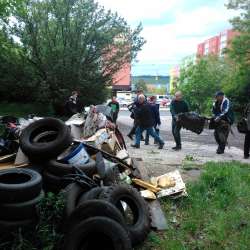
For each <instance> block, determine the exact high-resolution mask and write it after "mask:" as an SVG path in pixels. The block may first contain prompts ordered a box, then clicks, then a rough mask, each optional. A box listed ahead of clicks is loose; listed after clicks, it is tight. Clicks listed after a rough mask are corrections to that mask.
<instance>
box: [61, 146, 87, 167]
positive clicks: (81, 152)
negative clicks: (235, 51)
mask: <svg viewBox="0 0 250 250" xmlns="http://www.w3.org/2000/svg"><path fill="white" fill-rule="evenodd" d="M62 161H64V162H67V163H68V164H71V165H73V166H75V167H81V166H83V165H85V164H86V163H87V162H88V161H89V155H88V153H87V152H86V150H85V148H84V146H83V144H82V143H80V144H79V145H78V146H77V147H75V148H74V149H73V150H72V151H71V152H70V153H69V154H68V155H67V156H66V157H64V158H63V159H62Z"/></svg>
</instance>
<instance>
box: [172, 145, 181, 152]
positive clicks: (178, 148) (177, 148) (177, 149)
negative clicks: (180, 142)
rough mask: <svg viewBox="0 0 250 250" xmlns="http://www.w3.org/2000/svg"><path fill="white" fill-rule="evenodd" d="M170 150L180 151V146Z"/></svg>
mask: <svg viewBox="0 0 250 250" xmlns="http://www.w3.org/2000/svg"><path fill="white" fill-rule="evenodd" d="M172 149H173V150H175V151H179V150H181V146H175V147H173V148H172Z"/></svg>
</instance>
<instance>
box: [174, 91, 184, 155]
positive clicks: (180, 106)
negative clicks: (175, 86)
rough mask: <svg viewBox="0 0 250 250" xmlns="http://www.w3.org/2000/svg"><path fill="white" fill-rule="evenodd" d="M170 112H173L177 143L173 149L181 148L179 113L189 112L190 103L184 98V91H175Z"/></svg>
mask: <svg viewBox="0 0 250 250" xmlns="http://www.w3.org/2000/svg"><path fill="white" fill-rule="evenodd" d="M170 112H171V114H172V134H173V136H174V140H175V143H176V146H175V147H173V148H172V149H173V150H181V135H180V131H181V127H180V126H178V124H177V121H178V114H180V113H186V112H188V105H187V103H186V102H185V101H184V100H183V99H182V93H181V92H180V91H178V92H176V93H175V97H174V99H173V100H172V102H171V104H170Z"/></svg>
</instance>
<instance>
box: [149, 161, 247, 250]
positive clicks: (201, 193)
mask: <svg viewBox="0 0 250 250" xmlns="http://www.w3.org/2000/svg"><path fill="white" fill-rule="evenodd" d="M249 190H250V166H249V165H244V164H240V163H237V162H233V163H208V164H206V165H205V166H204V172H203V174H202V176H201V178H200V180H199V181H198V182H195V183H192V184H191V185H188V194H189V196H188V197H187V198H183V199H182V200H179V201H169V200H165V201H163V202H162V205H163V206H164V209H165V212H166V216H167V218H168V221H169V222H170V224H169V229H168V230H167V231H166V233H165V235H164V238H163V237H162V238H163V239H162V240H161V243H160V246H159V247H155V248H153V249H247V248H248V246H249V244H250V238H249V233H250V224H249V221H250V208H249V204H250V192H249ZM157 245H159V244H157ZM155 246H156V245H155Z"/></svg>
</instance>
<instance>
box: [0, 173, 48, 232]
mask: <svg viewBox="0 0 250 250" xmlns="http://www.w3.org/2000/svg"><path fill="white" fill-rule="evenodd" d="M43 196H44V193H43V191H42V177H41V175H40V174H39V173H37V172H36V171H33V170H30V169H10V170H3V171H0V202H1V203H0V232H7V231H10V230H12V229H15V228H17V227H19V226H24V225H33V224H35V223H36V222H37V220H38V217H39V210H38V207H39V206H38V205H39V202H40V200H41V199H42V197H43Z"/></svg>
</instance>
